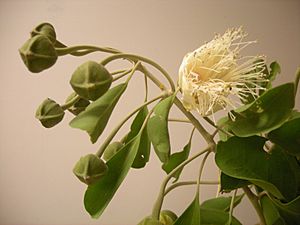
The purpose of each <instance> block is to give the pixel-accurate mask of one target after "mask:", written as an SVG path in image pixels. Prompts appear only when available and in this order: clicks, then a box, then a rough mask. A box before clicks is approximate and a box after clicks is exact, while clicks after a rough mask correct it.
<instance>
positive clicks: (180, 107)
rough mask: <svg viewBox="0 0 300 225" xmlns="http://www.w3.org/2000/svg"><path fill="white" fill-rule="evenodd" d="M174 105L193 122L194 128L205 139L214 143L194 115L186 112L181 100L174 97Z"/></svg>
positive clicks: (209, 142)
mask: <svg viewBox="0 0 300 225" xmlns="http://www.w3.org/2000/svg"><path fill="white" fill-rule="evenodd" d="M174 103H175V105H176V106H177V107H178V108H179V109H180V110H181V111H182V112H183V114H184V115H185V116H186V117H187V118H188V119H189V120H190V121H191V122H192V123H193V125H194V126H195V127H196V129H197V130H198V131H199V132H200V134H201V135H202V136H203V138H204V139H205V141H206V142H207V143H208V144H209V145H210V144H215V141H214V139H213V137H212V136H211V135H210V134H209V133H208V132H207V131H206V130H205V129H204V127H203V126H202V125H201V124H200V122H199V121H198V120H197V119H196V118H195V117H194V115H193V114H192V113H190V112H188V111H187V110H186V109H185V108H184V106H183V105H182V103H181V101H180V100H179V99H178V98H177V97H176V98H175V100H174Z"/></svg>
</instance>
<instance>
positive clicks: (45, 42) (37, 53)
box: [19, 35, 57, 73]
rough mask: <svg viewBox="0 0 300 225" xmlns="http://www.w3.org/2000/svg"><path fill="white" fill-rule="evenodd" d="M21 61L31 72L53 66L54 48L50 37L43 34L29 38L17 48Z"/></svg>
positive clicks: (55, 58) (54, 58) (55, 55)
mask: <svg viewBox="0 0 300 225" xmlns="http://www.w3.org/2000/svg"><path fill="white" fill-rule="evenodd" d="M19 52H20V55H21V57H22V60H23V62H24V63H25V65H26V66H27V68H28V69H29V71H31V72H33V73H39V72H41V71H43V70H45V69H48V68H49V67H51V66H53V65H54V63H55V62H56V60H57V53H56V50H55V48H54V46H53V44H52V43H51V41H50V39H49V38H47V37H46V36H44V35H36V36H34V37H32V38H30V39H29V40H28V41H26V42H25V44H24V45H23V46H22V47H21V48H20V49H19Z"/></svg>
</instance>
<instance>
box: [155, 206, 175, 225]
mask: <svg viewBox="0 0 300 225" xmlns="http://www.w3.org/2000/svg"><path fill="white" fill-rule="evenodd" d="M176 220H177V216H176V214H175V213H173V212H172V211H170V210H163V211H161V213H160V215H159V221H160V222H161V223H162V224H164V225H172V224H173V223H174V222H175V221H176Z"/></svg>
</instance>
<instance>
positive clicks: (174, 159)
mask: <svg viewBox="0 0 300 225" xmlns="http://www.w3.org/2000/svg"><path fill="white" fill-rule="evenodd" d="M190 150H191V139H190V140H189V143H187V145H186V146H184V148H183V150H182V151H181V152H176V153H174V154H172V155H171V156H170V159H169V160H168V161H167V162H165V163H164V164H163V165H162V168H163V170H164V171H166V173H167V174H169V173H170V172H171V171H172V170H173V169H175V168H176V167H177V166H178V165H179V164H181V163H182V162H183V161H185V160H186V159H187V158H188V156H189V154H190ZM182 170H183V168H181V169H180V170H178V171H177V172H176V173H175V174H174V176H173V177H174V178H175V180H174V181H173V182H176V181H177V180H178V179H179V176H180V174H181V172H182Z"/></svg>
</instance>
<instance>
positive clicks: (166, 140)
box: [147, 95, 175, 163]
mask: <svg viewBox="0 0 300 225" xmlns="http://www.w3.org/2000/svg"><path fill="white" fill-rule="evenodd" d="M174 97H175V95H171V96H169V97H167V98H165V99H163V100H162V101H160V102H159V103H158V104H157V105H156V106H155V108H154V116H153V117H151V118H150V119H149V121H148V126H147V128H148V135H149V138H150V141H151V142H152V144H153V147H154V150H155V152H156V154H157V156H158V158H159V159H160V161H161V162H163V163H164V162H166V161H168V159H169V157H170V149H171V147H170V137H169V130H168V116H169V112H170V109H171V106H172V105H173V102H174Z"/></svg>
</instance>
